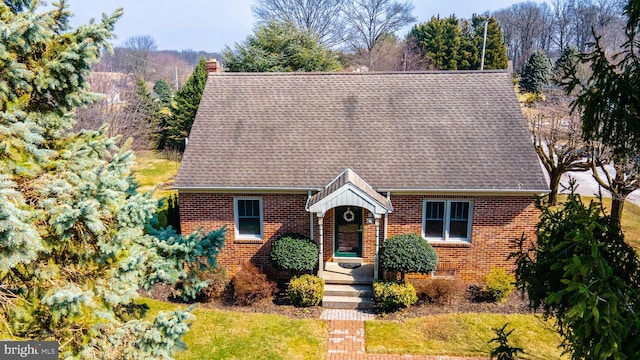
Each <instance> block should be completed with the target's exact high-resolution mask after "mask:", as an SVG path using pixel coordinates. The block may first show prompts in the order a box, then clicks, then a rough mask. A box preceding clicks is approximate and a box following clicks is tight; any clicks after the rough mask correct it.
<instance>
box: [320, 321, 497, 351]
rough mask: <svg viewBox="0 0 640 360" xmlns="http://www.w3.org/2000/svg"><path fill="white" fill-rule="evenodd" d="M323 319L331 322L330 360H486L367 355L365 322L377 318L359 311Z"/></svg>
mask: <svg viewBox="0 0 640 360" xmlns="http://www.w3.org/2000/svg"><path fill="white" fill-rule="evenodd" d="M320 318H321V319H324V320H328V321H329V350H328V355H329V356H328V357H327V358H328V360H406V359H411V360H486V359H487V358H486V357H484V358H483V357H473V358H470V357H459V356H425V355H386V354H366V353H365V349H364V321H365V320H373V319H375V316H374V315H373V314H370V313H365V312H361V311H357V310H324V311H323V312H322V315H321V316H320Z"/></svg>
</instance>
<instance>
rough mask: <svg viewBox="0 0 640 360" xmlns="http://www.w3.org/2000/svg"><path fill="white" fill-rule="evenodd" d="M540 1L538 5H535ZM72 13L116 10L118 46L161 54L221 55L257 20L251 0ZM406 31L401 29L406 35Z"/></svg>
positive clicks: (446, 10)
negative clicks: (139, 43) (133, 41)
mask: <svg viewBox="0 0 640 360" xmlns="http://www.w3.org/2000/svg"><path fill="white" fill-rule="evenodd" d="M521 1H524V0H446V1H441V0H414V1H413V4H414V5H415V11H414V15H415V16H416V17H417V18H418V22H424V21H427V20H429V19H430V18H431V16H434V15H438V14H440V16H449V15H451V14H455V15H456V16H457V17H459V18H469V17H471V15H472V14H473V13H483V12H485V11H487V10H489V11H494V10H498V9H501V8H505V7H509V6H510V5H511V4H515V3H518V2H521ZM538 2H542V1H540V0H538ZM68 3H69V5H70V9H71V11H72V12H73V13H74V14H75V16H74V17H73V18H72V20H71V22H72V24H73V25H75V26H77V25H81V24H86V23H87V22H88V21H89V19H91V18H95V19H96V20H98V19H100V18H101V15H102V13H105V12H106V13H111V12H113V11H114V10H115V9H117V8H118V7H123V8H124V15H123V16H122V18H121V19H120V21H118V23H117V24H116V29H115V33H116V35H117V36H118V39H116V40H115V41H114V43H115V44H116V45H118V44H121V43H122V42H124V41H125V40H126V39H127V38H128V37H130V36H134V35H150V36H151V37H153V39H154V40H155V41H156V43H157V44H158V49H159V50H185V49H192V50H204V51H208V52H216V51H221V50H222V49H223V48H224V47H225V46H226V45H229V46H230V47H233V45H234V44H235V43H238V42H242V41H243V40H244V39H245V38H246V37H247V36H248V35H250V34H251V33H252V32H253V29H254V25H255V18H254V17H253V14H252V12H251V6H252V5H253V3H254V0H183V1H176V0H128V1H127V0H69V1H68ZM408 31H409V28H407V29H403V30H402V31H401V32H400V34H399V35H401V36H402V35H404V34H406V33H407V32H408Z"/></svg>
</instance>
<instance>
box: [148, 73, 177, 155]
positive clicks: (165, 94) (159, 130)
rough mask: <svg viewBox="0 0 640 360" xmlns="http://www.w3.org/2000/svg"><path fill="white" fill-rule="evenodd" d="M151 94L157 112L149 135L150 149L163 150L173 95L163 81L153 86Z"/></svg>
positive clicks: (165, 144)
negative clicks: (154, 97) (154, 95)
mask: <svg viewBox="0 0 640 360" xmlns="http://www.w3.org/2000/svg"><path fill="white" fill-rule="evenodd" d="M153 92H154V93H155V94H156V97H157V99H158V109H157V110H158V111H157V113H156V116H155V121H154V124H153V129H152V133H151V147H152V148H153V149H157V150H163V149H164V148H165V147H166V146H167V136H168V134H167V130H168V128H169V122H170V119H171V114H172V113H171V106H172V104H173V94H172V92H171V87H170V86H169V84H168V83H167V82H166V81H165V80H164V79H160V80H158V81H156V83H155V84H154V85H153Z"/></svg>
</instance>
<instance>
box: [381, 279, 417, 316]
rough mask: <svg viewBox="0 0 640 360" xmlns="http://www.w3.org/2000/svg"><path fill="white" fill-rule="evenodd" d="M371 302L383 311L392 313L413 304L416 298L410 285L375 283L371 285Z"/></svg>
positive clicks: (392, 282)
mask: <svg viewBox="0 0 640 360" xmlns="http://www.w3.org/2000/svg"><path fill="white" fill-rule="evenodd" d="M373 301H375V303H376V305H377V306H378V307H380V308H381V309H382V310H384V311H394V310H397V309H399V308H403V307H408V306H411V305H413V304H415V303H416V302H417V301H418V297H417V296H416V289H415V288H414V287H413V285H411V284H410V283H406V282H397V281H376V282H374V283H373Z"/></svg>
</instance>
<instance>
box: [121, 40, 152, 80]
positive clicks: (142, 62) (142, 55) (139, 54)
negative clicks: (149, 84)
mask: <svg viewBox="0 0 640 360" xmlns="http://www.w3.org/2000/svg"><path fill="white" fill-rule="evenodd" d="M122 48H123V49H124V50H125V55H126V56H125V59H126V61H127V65H128V68H129V70H128V72H130V73H133V74H134V75H135V76H140V77H142V78H143V79H146V75H147V70H148V68H149V61H150V55H151V52H153V51H156V50H157V49H158V45H157V44H156V41H155V40H154V39H153V37H151V36H150V35H135V36H131V37H129V38H128V39H127V40H126V41H125V42H124V44H122Z"/></svg>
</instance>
